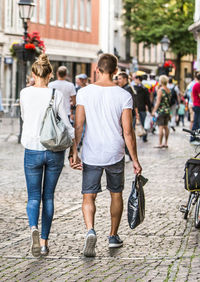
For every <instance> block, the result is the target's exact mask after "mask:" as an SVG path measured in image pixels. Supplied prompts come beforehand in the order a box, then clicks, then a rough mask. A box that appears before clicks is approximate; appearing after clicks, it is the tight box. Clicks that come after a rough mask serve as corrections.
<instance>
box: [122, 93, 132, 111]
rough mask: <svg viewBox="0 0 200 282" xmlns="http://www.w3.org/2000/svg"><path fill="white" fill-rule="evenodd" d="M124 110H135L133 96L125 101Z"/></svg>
mask: <svg viewBox="0 0 200 282" xmlns="http://www.w3.org/2000/svg"><path fill="white" fill-rule="evenodd" d="M122 109H123V110H124V109H133V99H132V96H131V94H130V95H129V97H127V98H126V99H125V101H124V103H123V107H122Z"/></svg>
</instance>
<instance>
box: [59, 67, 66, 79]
mask: <svg viewBox="0 0 200 282" xmlns="http://www.w3.org/2000/svg"><path fill="white" fill-rule="evenodd" d="M57 72H58V75H59V76H60V77H62V78H63V77H65V76H66V75H67V68H66V67H65V66H60V67H59V68H58V70H57Z"/></svg>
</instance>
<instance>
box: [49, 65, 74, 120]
mask: <svg viewBox="0 0 200 282" xmlns="http://www.w3.org/2000/svg"><path fill="white" fill-rule="evenodd" d="M66 79H67V68H66V67H65V66H60V67H59V68H58V70H57V80H55V81H52V82H50V83H49V87H50V88H55V89H57V90H59V91H60V92H62V93H63V95H64V97H65V99H66V104H67V109H66V113H67V115H68V118H69V120H70V114H71V104H70V99H72V105H75V104H76V90H75V87H74V84H73V83H71V82H69V81H66Z"/></svg>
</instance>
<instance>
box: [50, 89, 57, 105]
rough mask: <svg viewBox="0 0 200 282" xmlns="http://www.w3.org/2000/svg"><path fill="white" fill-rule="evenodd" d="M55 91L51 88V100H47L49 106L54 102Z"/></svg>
mask: <svg viewBox="0 0 200 282" xmlns="http://www.w3.org/2000/svg"><path fill="white" fill-rule="evenodd" d="M55 91H56V89H55V88H53V91H52V96H51V100H50V102H49V106H50V107H52V106H53V102H54V98H55Z"/></svg>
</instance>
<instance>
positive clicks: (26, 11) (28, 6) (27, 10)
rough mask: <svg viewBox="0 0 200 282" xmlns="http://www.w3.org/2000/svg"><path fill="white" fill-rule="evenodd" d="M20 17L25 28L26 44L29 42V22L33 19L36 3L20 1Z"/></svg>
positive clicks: (29, 0)
mask: <svg viewBox="0 0 200 282" xmlns="http://www.w3.org/2000/svg"><path fill="white" fill-rule="evenodd" d="M18 5H19V16H20V18H21V19H22V21H23V26H24V42H25V43H26V40H27V30H28V23H27V22H28V20H30V19H31V17H32V14H33V9H34V6H35V3H34V1H33V0H19V2H18Z"/></svg>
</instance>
